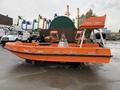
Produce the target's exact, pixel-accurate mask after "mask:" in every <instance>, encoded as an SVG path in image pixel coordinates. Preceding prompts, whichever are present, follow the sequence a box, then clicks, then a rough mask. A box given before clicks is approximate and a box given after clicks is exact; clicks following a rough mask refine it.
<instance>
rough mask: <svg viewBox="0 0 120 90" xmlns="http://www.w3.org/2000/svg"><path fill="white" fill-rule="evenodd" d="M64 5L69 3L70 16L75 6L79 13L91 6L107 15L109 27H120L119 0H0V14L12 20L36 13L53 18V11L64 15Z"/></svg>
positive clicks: (112, 28)
mask: <svg viewBox="0 0 120 90" xmlns="http://www.w3.org/2000/svg"><path fill="white" fill-rule="evenodd" d="M66 5H70V14H71V17H75V16H76V8H80V14H83V13H86V11H88V10H89V9H90V8H91V9H93V11H94V13H95V14H96V15H99V16H100V15H105V14H106V15H107V20H106V26H107V27H108V28H109V29H111V30H112V31H118V30H119V28H120V1H119V0H0V14H4V15H9V16H10V17H12V18H14V21H16V19H17V16H18V15H20V16H23V17H24V18H25V19H27V20H32V19H34V18H37V16H38V14H40V15H42V16H44V17H47V18H53V16H54V13H57V14H58V15H64V12H65V9H66Z"/></svg>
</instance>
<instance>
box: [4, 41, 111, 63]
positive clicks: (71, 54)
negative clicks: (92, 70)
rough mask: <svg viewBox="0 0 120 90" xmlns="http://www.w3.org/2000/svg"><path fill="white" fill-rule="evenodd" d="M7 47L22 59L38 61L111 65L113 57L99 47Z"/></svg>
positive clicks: (16, 44) (19, 45)
mask: <svg viewBox="0 0 120 90" xmlns="http://www.w3.org/2000/svg"><path fill="white" fill-rule="evenodd" d="M5 47H6V49H8V50H9V51H11V52H12V53H14V54H15V55H17V56H19V57H21V58H24V59H27V60H36V61H52V62H98V63H109V62H110V57H111V52H110V49H106V48H99V47H94V48H92V47H89V48H88V47H84V48H79V47H69V48H59V47H52V46H40V45H37V44H22V43H7V44H6V46H5Z"/></svg>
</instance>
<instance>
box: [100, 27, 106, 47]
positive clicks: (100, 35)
mask: <svg viewBox="0 0 120 90" xmlns="http://www.w3.org/2000/svg"><path fill="white" fill-rule="evenodd" d="M99 33H100V37H101V40H102V43H103V47H105V43H104V39H103V35H102V32H101V29H99Z"/></svg>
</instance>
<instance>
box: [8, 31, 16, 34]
mask: <svg viewBox="0 0 120 90" xmlns="http://www.w3.org/2000/svg"><path fill="white" fill-rule="evenodd" d="M17 34H18V33H17V31H9V32H7V35H17Z"/></svg>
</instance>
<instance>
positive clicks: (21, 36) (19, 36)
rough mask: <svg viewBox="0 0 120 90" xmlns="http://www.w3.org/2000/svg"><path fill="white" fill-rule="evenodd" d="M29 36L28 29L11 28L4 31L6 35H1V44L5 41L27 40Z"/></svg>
mask: <svg viewBox="0 0 120 90" xmlns="http://www.w3.org/2000/svg"><path fill="white" fill-rule="evenodd" d="M29 37H30V34H29V32H28V31H25V30H17V31H16V30H11V31H8V32H7V33H6V35H4V36H2V37H1V44H3V45H5V43H6V42H15V41H17V40H19V41H27V40H28V38H29Z"/></svg>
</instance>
